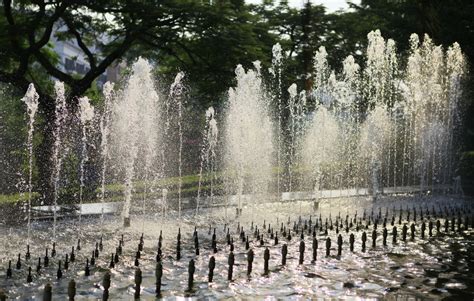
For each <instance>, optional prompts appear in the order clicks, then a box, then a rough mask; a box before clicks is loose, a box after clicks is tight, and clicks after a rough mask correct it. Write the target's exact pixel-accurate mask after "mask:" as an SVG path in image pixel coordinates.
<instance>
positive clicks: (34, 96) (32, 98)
mask: <svg viewBox="0 0 474 301" xmlns="http://www.w3.org/2000/svg"><path fill="white" fill-rule="evenodd" d="M38 98H39V95H38V93H36V90H35V87H34V85H33V84H30V85H29V86H28V91H26V94H25V97H23V98H22V101H23V102H25V104H26V106H27V107H28V117H29V122H28V140H27V144H26V145H27V147H28V209H27V210H28V225H27V227H28V244H29V242H30V232H31V195H32V189H33V185H32V177H33V131H34V123H35V115H36V111H37V110H38Z"/></svg>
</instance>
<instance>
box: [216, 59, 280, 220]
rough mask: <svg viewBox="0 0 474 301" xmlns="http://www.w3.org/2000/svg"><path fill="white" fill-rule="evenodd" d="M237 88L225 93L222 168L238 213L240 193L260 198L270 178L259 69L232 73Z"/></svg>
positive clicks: (265, 111)
mask: <svg viewBox="0 0 474 301" xmlns="http://www.w3.org/2000/svg"><path fill="white" fill-rule="evenodd" d="M235 74H236V78H237V86H236V87H235V88H231V89H230V90H229V101H228V108H227V111H226V121H225V139H226V144H225V145H226V150H225V159H224V161H225V165H226V167H225V168H226V174H227V177H228V180H227V181H228V183H229V193H230V194H236V196H237V210H238V212H240V211H241V210H242V206H243V204H242V201H243V197H244V192H246V191H248V192H249V193H251V194H252V195H253V198H259V197H260V198H263V197H264V194H266V193H267V192H268V189H269V183H270V180H271V177H272V171H271V169H272V163H273V162H272V153H273V138H272V122H271V119H270V116H269V113H268V108H267V106H268V100H266V99H265V98H264V93H263V87H262V81H261V77H260V65H259V63H258V62H257V63H255V70H248V71H245V70H244V68H243V67H242V66H241V65H239V66H237V68H236V69H235ZM254 202H255V200H254Z"/></svg>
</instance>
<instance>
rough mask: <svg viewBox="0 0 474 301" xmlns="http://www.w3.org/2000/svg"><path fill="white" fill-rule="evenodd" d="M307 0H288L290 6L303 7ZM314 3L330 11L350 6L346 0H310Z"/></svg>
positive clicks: (259, 0) (258, 1)
mask: <svg viewBox="0 0 474 301" xmlns="http://www.w3.org/2000/svg"><path fill="white" fill-rule="evenodd" d="M277 1H278V0H277ZM304 1H305V0H288V3H289V4H290V6H293V7H302V6H303V3H304ZM310 1H311V3H313V4H323V5H324V6H326V8H327V10H328V12H334V11H336V10H338V9H341V8H342V9H347V8H348V7H349V6H348V5H347V3H346V0H310ZM247 2H248V3H261V2H262V1H261V0H247ZM351 2H354V3H359V2H360V0H351Z"/></svg>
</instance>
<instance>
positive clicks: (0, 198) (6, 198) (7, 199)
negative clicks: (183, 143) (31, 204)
mask: <svg viewBox="0 0 474 301" xmlns="http://www.w3.org/2000/svg"><path fill="white" fill-rule="evenodd" d="M38 196H39V194H38V193H36V192H33V193H32V194H31V199H32V200H34V199H35V198H37V197H38ZM26 201H28V194H27V193H14V194H0V204H6V203H16V202H26Z"/></svg>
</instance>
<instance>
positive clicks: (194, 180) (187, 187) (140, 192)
mask: <svg viewBox="0 0 474 301" xmlns="http://www.w3.org/2000/svg"><path fill="white" fill-rule="evenodd" d="M210 180H211V176H210V175H203V177H202V182H201V191H203V192H205V191H210V189H211V186H210V185H209V182H210ZM216 182H217V183H215V184H214V186H213V188H214V191H217V190H219V189H221V188H223V185H222V184H219V183H218V181H216ZM181 183H182V186H181V196H182V197H191V196H197V192H198V189H199V175H185V176H183V177H181ZM178 185H179V177H170V178H165V179H160V180H158V181H156V182H155V183H153V182H151V181H149V182H148V183H147V182H145V181H136V182H133V188H134V190H135V191H134V193H133V199H134V200H136V199H143V197H144V196H145V193H144V189H145V186H147V188H148V189H149V188H150V187H152V186H153V187H162V188H167V189H168V197H177V195H178ZM124 188H125V185H124V184H122V183H112V184H107V185H106V186H105V195H106V197H105V201H106V202H120V201H123V191H124ZM95 192H96V194H97V195H99V194H100V187H99V188H97V189H96V191H95ZM161 194H162V193H161V190H160V191H158V192H153V193H151V192H148V193H147V197H161ZM38 197H39V193H36V192H33V194H32V200H35V199H37V198H38ZM26 201H28V195H27V194H21V193H15V194H0V204H8V203H16V202H26ZM97 201H98V199H97V198H96V199H89V200H88V199H86V200H84V201H83V203H92V202H97Z"/></svg>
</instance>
